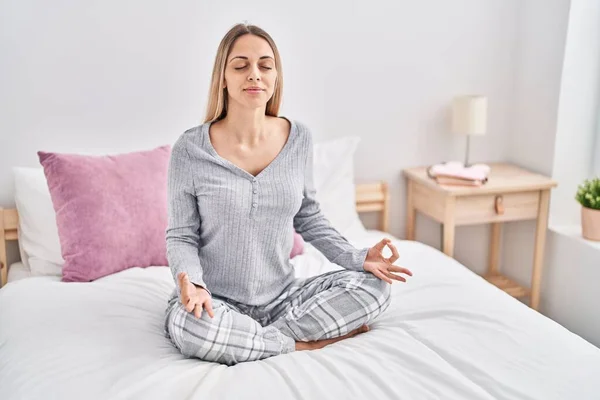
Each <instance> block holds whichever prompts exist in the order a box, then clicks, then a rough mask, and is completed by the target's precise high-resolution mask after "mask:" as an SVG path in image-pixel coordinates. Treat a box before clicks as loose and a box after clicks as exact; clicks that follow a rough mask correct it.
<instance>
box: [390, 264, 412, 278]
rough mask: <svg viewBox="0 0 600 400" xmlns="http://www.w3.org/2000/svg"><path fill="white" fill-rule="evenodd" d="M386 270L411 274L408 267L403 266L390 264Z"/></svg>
mask: <svg viewBox="0 0 600 400" xmlns="http://www.w3.org/2000/svg"><path fill="white" fill-rule="evenodd" d="M388 271H392V272H401V273H403V274H406V275H410V276H412V272H411V271H410V270H409V269H408V268H404V267H399V266H397V265H390V266H389V267H388Z"/></svg>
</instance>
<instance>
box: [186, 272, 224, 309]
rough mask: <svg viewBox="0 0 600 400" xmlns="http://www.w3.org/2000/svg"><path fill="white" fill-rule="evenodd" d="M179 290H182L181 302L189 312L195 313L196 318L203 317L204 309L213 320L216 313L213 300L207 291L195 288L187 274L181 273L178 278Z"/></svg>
mask: <svg viewBox="0 0 600 400" xmlns="http://www.w3.org/2000/svg"><path fill="white" fill-rule="evenodd" d="M177 279H178V281H179V288H180V289H181V297H180V299H179V300H180V301H181V304H183V307H185V309H186V311H187V312H190V313H194V316H195V317H196V318H200V317H201V316H202V308H203V307H204V309H205V310H206V312H207V313H208V316H209V317H211V318H213V317H214V316H215V313H214V311H213V309H212V299H211V297H210V294H209V293H208V292H207V291H206V289H204V288H201V287H197V286H195V285H194V284H193V283H192V282H190V279H189V278H188V275H187V274H186V273H185V272H180V273H179V275H178V276H177Z"/></svg>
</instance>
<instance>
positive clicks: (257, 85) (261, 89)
mask: <svg viewBox="0 0 600 400" xmlns="http://www.w3.org/2000/svg"><path fill="white" fill-rule="evenodd" d="M276 81H277V70H276V69H275V55H274V54H273V49H271V46H269V43H268V42H267V41H266V40H265V39H263V38H261V37H258V36H254V35H251V34H247V35H244V36H240V37H239V38H238V39H237V40H236V41H235V43H234V44H233V46H232V48H231V51H230V53H229V56H228V57H227V65H226V66H225V82H224V85H225V87H226V88H227V92H228V94H229V102H230V104H231V102H232V101H233V102H236V103H239V104H240V105H241V106H243V107H248V108H258V107H265V106H266V104H267V102H268V101H269V99H270V98H271V96H273V92H274V90H275V82H276ZM253 88H254V89H253Z"/></svg>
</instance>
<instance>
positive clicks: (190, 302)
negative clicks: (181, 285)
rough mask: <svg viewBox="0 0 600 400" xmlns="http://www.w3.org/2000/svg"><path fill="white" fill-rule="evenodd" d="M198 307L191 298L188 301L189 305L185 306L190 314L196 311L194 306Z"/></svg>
mask: <svg viewBox="0 0 600 400" xmlns="http://www.w3.org/2000/svg"><path fill="white" fill-rule="evenodd" d="M195 305H196V302H195V301H194V299H192V298H191V297H190V299H189V300H188V301H187V303H186V304H185V309H186V310H187V311H188V312H192V311H193V310H194V306H195Z"/></svg>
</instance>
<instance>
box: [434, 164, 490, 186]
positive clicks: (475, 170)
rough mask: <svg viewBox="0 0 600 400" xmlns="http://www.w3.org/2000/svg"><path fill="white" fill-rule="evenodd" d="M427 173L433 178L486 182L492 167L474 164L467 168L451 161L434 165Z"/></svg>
mask: <svg viewBox="0 0 600 400" xmlns="http://www.w3.org/2000/svg"><path fill="white" fill-rule="evenodd" d="M427 173H428V174H429V176H430V177H431V178H436V177H451V178H458V179H464V180H471V181H482V182H486V181H487V179H488V175H489V173H490V167H489V166H488V165H486V164H473V165H471V166H469V167H465V166H464V164H463V163H461V162H458V161H449V162H446V163H443V164H435V165H432V166H431V167H429V169H428V170H427Z"/></svg>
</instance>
